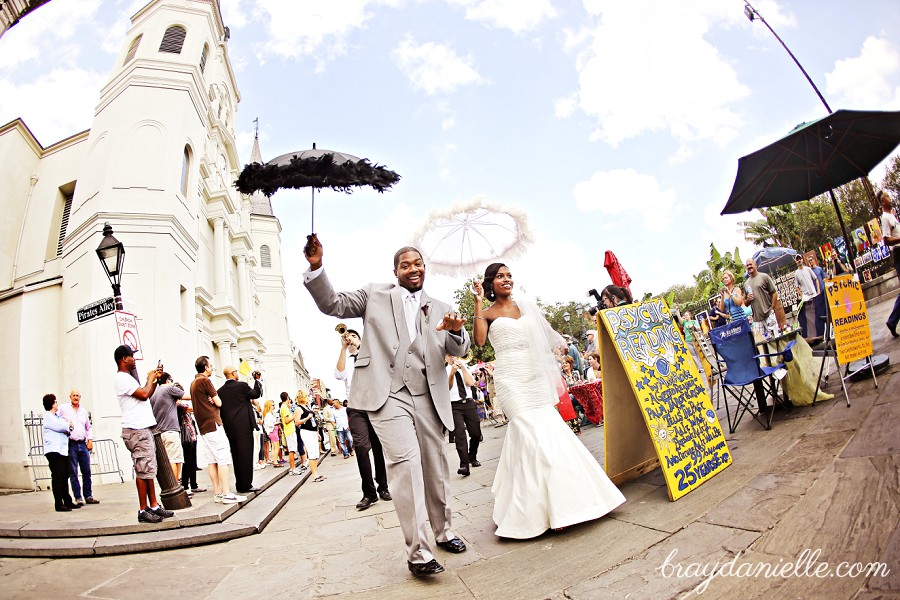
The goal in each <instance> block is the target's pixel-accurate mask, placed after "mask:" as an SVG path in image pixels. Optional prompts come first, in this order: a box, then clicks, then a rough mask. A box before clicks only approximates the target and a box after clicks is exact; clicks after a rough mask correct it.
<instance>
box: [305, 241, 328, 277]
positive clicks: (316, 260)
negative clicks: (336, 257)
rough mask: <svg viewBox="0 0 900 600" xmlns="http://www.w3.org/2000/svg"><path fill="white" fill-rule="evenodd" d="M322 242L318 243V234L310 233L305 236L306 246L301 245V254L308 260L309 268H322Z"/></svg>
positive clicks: (312, 269)
mask: <svg viewBox="0 0 900 600" xmlns="http://www.w3.org/2000/svg"><path fill="white" fill-rule="evenodd" d="M323 254H324V252H323V251H322V244H320V243H319V236H317V235H316V234H315V233H311V234H309V235H308V236H306V246H304V247H303V255H304V256H305V257H306V260H307V262H309V270H310V271H317V270H319V269H321V268H322V256H323Z"/></svg>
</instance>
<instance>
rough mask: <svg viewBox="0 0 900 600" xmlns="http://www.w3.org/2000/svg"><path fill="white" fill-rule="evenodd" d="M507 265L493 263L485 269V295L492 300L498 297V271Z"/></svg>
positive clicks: (483, 285)
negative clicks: (496, 280)
mask: <svg viewBox="0 0 900 600" xmlns="http://www.w3.org/2000/svg"><path fill="white" fill-rule="evenodd" d="M505 266H506V265H504V264H503V263H492V264H490V265H488V268H487V269H485V270H484V282H483V283H482V287H483V288H484V297H485V298H487V299H488V300H490V301H491V302H493V301H494V300H496V299H497V294H495V293H494V278H495V277H497V271H499V270H500V269H501V268H502V267H505Z"/></svg>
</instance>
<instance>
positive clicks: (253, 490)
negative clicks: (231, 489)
mask: <svg viewBox="0 0 900 600" xmlns="http://www.w3.org/2000/svg"><path fill="white" fill-rule="evenodd" d="M261 491H262V490H261V489H259V488H258V487H256V486H255V485H254V486H252V487H251V488H250V489H249V490H238V491H237V492H238V494H250V493H254V494H258V493H259V492H261Z"/></svg>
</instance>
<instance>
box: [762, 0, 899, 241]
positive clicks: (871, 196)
mask: <svg viewBox="0 0 900 600" xmlns="http://www.w3.org/2000/svg"><path fill="white" fill-rule="evenodd" d="M744 14H745V15H746V16H747V18H748V19H749V20H750V22H751V23H752V22H753V21H755V20H756V19H759V20H760V21H761V22H762V24H763V25H765V26H766V29H768V30H769V31H770V32H771V33H772V35H774V36H775V39H776V40H778V43H779V44H781V47H782V48H784V51H785V52H787V53H788V56H790V57H791V59H792V60H793V61H794V64H795V65H797V68H798V69H800V72H801V73H803V76H804V77H806V81H808V82H809V85H811V86H812V89H813V91H814V92H815V93H816V96H818V97H819V100H821V101H822V104H824V105H825V110H827V111H828V114H829V115H830V114H831V113H832V110H831V107H830V106H828V102H826V101H825V96H823V95H822V92H820V91H819V88H818V86H816V84H815V83H814V82H813V80H812V77H810V76H809V73H807V72H806V69H804V68H803V65H801V64H800V61H799V60H797V57H796V56H794V53H793V52H791V49H790V48H788V47H787V44H785V43H784V40H782V39H781V37H779V35H778V34H777V33H775V30H774V29H772V26H771V25H769V23H768V22H767V21H766V20H765V19H764V18H763V16H762V15H761V14H759V11H758V10H756V9H755V8H753V5H751V4H750V2H749V1H748V0H744ZM859 180H860V181H861V182H862V186H863V189H864V190H865V191H866V197H867V198H868V200H869V203H870V204H871V205H872V210H874V211H875V214H876V215H878V214H880V213H881V207H880V206H879V205H878V200H877V199H876V198H875V188H873V187H872V182H871V181H869V177H868V176H863V177H860V178H859ZM834 208H835V210H837V215H838V220H840V221H841V230H842V231H843V217H841V211H840V210H839V209H838V206H837V203H835V205H834ZM845 237H846V236H845ZM847 252H848V253H849V252H850V249H849V248H847Z"/></svg>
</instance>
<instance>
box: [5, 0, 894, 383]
mask: <svg viewBox="0 0 900 600" xmlns="http://www.w3.org/2000/svg"><path fill="white" fill-rule="evenodd" d="M143 4H144V2H126V1H114V0H108V1H102V2H93V1H88V0H66V1H63V0H55V1H54V2H51V3H49V4H48V5H47V6H45V7H43V8H41V9H39V10H37V11H36V12H35V13H33V14H31V15H29V16H27V17H26V18H24V19H23V20H22V22H21V23H20V24H19V25H17V26H15V27H14V28H12V29H11V30H10V31H8V32H7V33H6V34H5V35H4V37H3V38H2V39H0V122H2V123H6V122H8V121H10V120H12V119H14V118H16V117H21V118H23V119H24V120H25V121H26V123H27V124H28V125H29V127H30V128H31V129H32V131H34V133H35V134H36V136H37V137H38V139H39V141H40V142H41V143H42V144H43V145H45V146H46V145H49V144H52V143H54V142H56V141H58V140H60V139H62V138H64V137H67V136H69V135H71V134H73V133H76V132H78V131H81V130H84V129H86V128H88V127H90V124H91V118H92V114H93V110H94V106H95V104H96V101H97V98H98V96H99V90H100V87H101V86H102V85H103V83H104V82H105V81H106V79H107V77H108V75H109V72H110V69H111V68H112V66H113V63H114V61H115V58H116V55H117V53H118V52H119V51H120V50H121V47H122V45H123V44H124V43H125V32H126V31H127V29H128V27H129V26H130V20H129V18H130V16H131V15H132V14H134V13H135V12H136V10H137V9H138V8H140V6H142V5H143ZM221 5H222V12H223V15H224V19H225V23H226V24H227V25H228V26H229V27H230V28H231V40H230V42H229V43H228V49H229V55H230V57H231V60H232V62H233V65H234V67H235V72H236V76H237V81H238V85H239V88H240V92H241V95H242V101H241V103H240V105H239V107H238V113H237V123H236V129H237V131H238V139H239V152H240V156H241V159H242V160H243V161H246V160H247V159H248V158H249V155H250V147H251V144H252V138H253V119H255V118H257V117H258V118H259V122H260V143H261V148H262V153H263V156H264V158H266V159H268V158H272V157H274V156H277V155H279V154H283V153H286V152H290V151H293V150H299V149H303V148H308V147H310V146H311V145H312V143H313V142H316V143H317V145H318V147H320V148H330V149H334V150H341V151H345V152H349V153H351V154H355V155H357V156H360V157H367V158H369V159H370V160H372V161H374V162H378V163H380V164H384V165H386V166H388V167H389V168H391V169H394V170H396V171H397V172H398V173H400V175H401V176H402V177H403V179H402V180H401V181H400V182H399V183H398V184H397V185H396V186H395V188H394V190H392V191H390V192H388V193H385V194H383V195H379V194H377V193H375V192H372V191H369V190H359V191H357V192H355V193H353V194H351V195H344V194H338V193H335V192H331V191H323V192H322V193H320V194H318V195H317V202H316V204H317V211H316V229H317V232H318V233H319V235H320V238H321V240H322V242H323V244H324V247H325V262H326V265H327V268H328V269H329V273H330V275H331V276H332V280H333V281H334V282H335V284H336V286H337V287H339V288H356V287H359V286H361V285H362V284H364V283H367V282H369V281H390V280H391V279H392V274H391V256H392V254H393V251H394V250H395V249H396V248H397V247H399V246H401V245H404V244H406V243H408V242H409V241H410V239H409V237H410V234H411V233H412V232H413V231H415V230H416V229H418V228H419V227H421V226H422V224H423V222H424V221H425V220H426V218H427V215H428V213H429V211H432V210H435V209H438V210H447V209H449V208H450V207H451V206H453V205H454V204H455V203H458V202H466V201H469V200H471V199H472V198H473V197H476V196H483V197H484V198H485V200H486V201H488V202H491V203H494V204H500V205H510V206H514V207H516V208H518V209H521V210H523V211H524V212H525V213H526V214H527V215H528V220H529V221H528V222H529V226H530V228H531V230H532V231H533V233H534V238H535V241H534V242H533V243H532V244H531V246H530V247H529V249H528V251H527V252H526V253H525V254H524V255H523V256H522V257H520V258H519V259H517V260H516V261H515V262H514V263H513V264H512V265H510V266H511V270H512V272H513V274H514V276H515V277H516V280H517V283H518V285H520V286H524V287H525V288H526V289H527V290H528V291H529V293H531V294H533V295H539V296H540V297H541V298H542V299H543V300H545V301H568V300H572V299H583V298H584V294H585V292H586V291H587V290H588V289H590V288H598V289H599V288H602V287H603V286H605V285H607V284H608V283H609V282H610V281H609V277H608V276H607V274H606V271H605V270H604V269H603V265H602V263H603V253H604V251H605V250H612V251H614V252H615V253H616V254H617V256H618V257H619V259H620V260H621V261H622V263H623V264H624V266H625V268H626V269H627V270H628V272H629V274H630V275H631V276H632V278H633V279H634V283H633V284H632V288H633V290H634V291H635V292H637V295H640V294H641V293H642V292H644V291H653V292H659V291H662V290H663V289H665V288H666V287H668V286H669V285H671V284H674V283H689V282H690V281H691V275H692V274H693V273H695V272H697V271H699V270H701V269H702V268H703V267H704V265H705V260H706V258H707V257H708V253H709V244H710V242H714V243H715V244H716V246H717V247H718V248H719V249H720V250H723V251H724V250H731V249H733V248H734V247H735V246H736V245H738V246H740V247H741V250H742V253H745V254H749V253H752V248H751V247H750V246H749V245H748V244H746V243H745V242H744V241H743V240H742V238H741V236H740V233H739V230H738V227H737V225H736V223H737V222H738V221H741V220H744V219H746V218H748V217H749V218H755V216H754V215H737V216H729V217H721V216H719V212H720V210H721V209H722V207H723V206H724V204H725V201H726V199H727V197H728V194H729V192H730V191H731V186H732V183H733V180H734V176H735V173H736V170H737V160H738V158H739V157H741V156H743V155H745V154H748V153H749V152H752V151H753V150H755V149H758V148H759V147H762V146H764V145H766V144H768V143H770V142H772V141H774V140H775V139H778V138H779V137H781V136H783V135H784V134H786V133H787V132H788V131H789V130H790V129H792V128H793V127H794V126H795V125H797V124H798V123H800V122H803V121H808V120H811V119H815V118H819V117H822V116H824V115H825V109H824V107H823V106H822V104H821V103H820V102H819V100H818V98H817V97H816V95H815V94H814V92H813V90H812V88H810V86H809V84H808V83H807V82H806V80H805V79H804V78H803V76H802V74H801V73H800V71H799V70H798V69H797V67H796V66H795V65H794V63H793V62H792V61H791V60H790V57H789V56H788V55H787V54H786V53H785V52H784V50H783V49H782V48H781V46H780V45H779V44H778V42H777V40H776V39H775V38H774V37H773V36H772V35H771V34H770V33H769V31H768V30H767V29H766V28H765V27H764V26H763V24H762V23H759V22H756V23H750V22H749V21H748V20H747V19H746V17H745V16H744V14H743V2H742V0H693V1H683V2H672V1H671V0H668V1H663V0H650V1H635V0H585V1H584V2H577V1H574V0H568V1H565V2H564V1H561V0H330V1H327V2H324V1H322V2H308V1H305V0H280V1H255V2H254V1H249V0H223V1H222V2H221ZM754 6H755V7H756V8H757V9H758V10H759V12H760V13H762V15H763V16H764V17H765V18H766V20H767V21H769V23H770V24H771V25H772V27H773V28H775V30H776V31H777V32H778V34H779V35H780V36H781V37H782V38H783V39H784V40H785V42H786V43H787V44H788V45H789V47H790V48H791V49H792V51H793V52H794V53H795V55H796V56H797V57H798V59H799V60H800V61H801V63H802V64H803V65H804V67H805V68H806V69H807V71H808V72H809V74H810V76H811V77H812V78H813V80H814V81H815V82H816V83H817V85H818V86H819V88H820V89H821V91H822V93H823V94H824V95H825V97H826V99H827V100H828V102H829V104H830V105H831V107H832V109H838V108H853V109H871V110H898V109H900V42H898V41H897V39H896V38H897V33H898V32H900V10H898V9H897V4H896V2H894V1H891V0H861V1H857V2H853V3H847V2H844V1H838V0H822V1H819V2H801V1H799V0H798V1H779V2H774V1H763V0H760V1H759V2H758V3H754ZM880 177H881V171H880V170H876V172H874V173H873V180H875V181H876V183H877V181H879V180H880ZM273 206H274V208H275V212H276V213H277V215H278V217H279V218H280V219H281V223H282V227H283V233H282V241H283V255H284V257H285V263H286V268H285V279H286V282H287V285H288V296H289V308H290V310H289V315H288V317H289V320H290V327H291V334H292V338H293V339H294V340H295V342H296V343H297V344H298V346H299V347H300V348H301V349H302V350H303V351H304V355H305V357H306V360H307V364H308V366H309V367H310V369H311V371H313V375H314V376H322V377H324V378H325V379H326V380H330V369H331V365H333V362H334V359H335V357H336V354H337V349H336V348H333V347H332V346H333V344H331V342H333V341H334V338H331V337H323V336H329V335H330V336H335V337H336V335H335V334H334V333H333V331H332V329H333V326H334V320H333V319H329V318H326V317H324V316H321V315H319V314H318V313H317V312H316V311H315V307H314V306H313V305H312V303H311V302H310V301H309V299H308V297H307V295H306V292H305V290H303V288H302V285H301V284H300V275H301V273H302V271H303V269H304V268H305V261H303V259H302V256H301V255H300V248H301V247H302V245H303V242H304V236H305V235H306V233H308V229H309V192H299V191H285V192H279V193H277V194H276V195H275V196H274V197H273ZM458 284H459V282H457V281H455V280H453V279H451V278H449V277H446V276H438V275H431V276H429V278H428V281H427V283H426V289H428V291H429V293H431V294H432V295H434V296H436V297H441V298H444V299H448V300H449V299H450V296H451V292H452V290H453V289H455V288H456V287H458ZM332 355H335V356H332Z"/></svg>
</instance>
